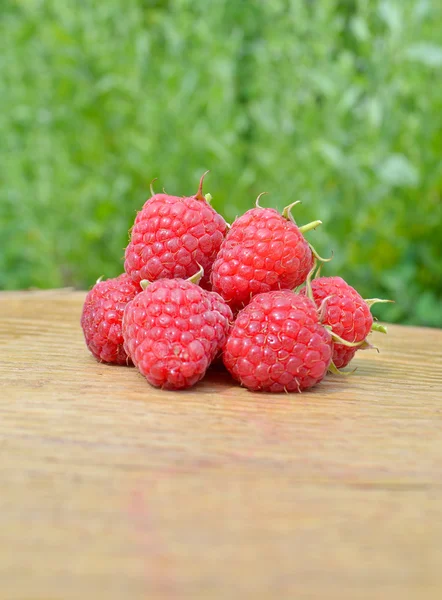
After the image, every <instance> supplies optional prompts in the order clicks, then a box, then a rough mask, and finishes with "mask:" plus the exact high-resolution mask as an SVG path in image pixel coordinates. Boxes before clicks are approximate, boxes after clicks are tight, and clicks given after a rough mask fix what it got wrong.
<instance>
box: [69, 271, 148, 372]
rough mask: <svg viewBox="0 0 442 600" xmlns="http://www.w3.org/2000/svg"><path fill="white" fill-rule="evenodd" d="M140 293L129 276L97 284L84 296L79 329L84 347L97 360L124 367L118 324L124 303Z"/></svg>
mask: <svg viewBox="0 0 442 600" xmlns="http://www.w3.org/2000/svg"><path fill="white" fill-rule="evenodd" d="M139 292H141V287H140V286H139V285H136V284H135V283H134V282H133V281H132V279H131V278H130V277H129V275H126V273H123V274H122V275H120V276H119V277H116V278H114V279H107V280H106V281H100V282H98V283H96V284H95V285H94V287H93V288H92V289H91V290H90V292H89V293H88V294H87V296H86V300H85V301H84V306H83V312H82V315H81V326H82V328H83V333H84V338H85V340H86V344H87V347H88V348H89V350H90V351H91V352H92V354H93V355H94V356H95V358H96V359H97V360H99V361H103V362H108V363H116V364H117V365H125V364H128V363H129V362H130V359H129V358H128V356H127V354H126V352H125V351H124V348H123V334H122V331H121V321H122V318H123V312H124V309H125V307H126V304H127V303H128V302H130V301H131V300H133V299H134V298H135V296H136V295H137V294H138V293H139Z"/></svg>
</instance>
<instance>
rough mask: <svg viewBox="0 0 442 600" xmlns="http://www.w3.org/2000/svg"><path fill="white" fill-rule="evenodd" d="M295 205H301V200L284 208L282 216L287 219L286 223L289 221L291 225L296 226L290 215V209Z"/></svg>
mask: <svg viewBox="0 0 442 600" xmlns="http://www.w3.org/2000/svg"><path fill="white" fill-rule="evenodd" d="M297 204H301V200H296V202H292V203H291V204H289V205H288V206H286V207H285V208H284V210H283V211H282V216H283V217H284V219H287V221H291V222H292V223H295V225H296V222H295V219H294V218H293V215H292V208H293V207H294V206H296V205H297Z"/></svg>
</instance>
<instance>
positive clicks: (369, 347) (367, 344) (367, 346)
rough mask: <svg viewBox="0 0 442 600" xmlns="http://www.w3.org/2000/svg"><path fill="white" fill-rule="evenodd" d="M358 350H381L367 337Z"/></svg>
mask: <svg viewBox="0 0 442 600" xmlns="http://www.w3.org/2000/svg"><path fill="white" fill-rule="evenodd" d="M358 350H376V352H379V348H378V347H377V346H373V344H370V342H369V341H368V340H367V338H365V340H364V341H363V342H362V344H361V345H360V347H359V348H358Z"/></svg>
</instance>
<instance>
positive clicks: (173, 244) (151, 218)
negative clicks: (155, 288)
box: [124, 175, 227, 287]
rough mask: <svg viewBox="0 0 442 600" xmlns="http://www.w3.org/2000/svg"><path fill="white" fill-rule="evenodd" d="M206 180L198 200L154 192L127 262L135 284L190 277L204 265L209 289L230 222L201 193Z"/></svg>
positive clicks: (128, 250)
mask: <svg viewBox="0 0 442 600" xmlns="http://www.w3.org/2000/svg"><path fill="white" fill-rule="evenodd" d="M203 179H204V175H203V177H201V181H200V185H199V188H198V192H197V193H196V194H195V196H191V197H188V198H179V197H177V196H169V195H167V194H155V195H153V196H152V197H151V198H150V199H149V200H147V202H146V203H145V204H144V206H143V208H142V209H141V211H140V212H139V213H138V214H137V216H136V219H135V223H134V226H133V229H132V234H131V239H130V242H129V245H128V246H127V248H126V254H125V263H124V268H125V270H126V273H128V274H129V275H130V276H131V277H132V279H133V280H134V281H135V283H140V282H141V281H142V280H143V279H146V280H148V281H156V280H157V279H164V278H183V279H187V278H188V277H190V276H191V275H193V274H194V273H196V272H197V271H198V269H199V265H201V266H202V267H203V269H204V273H205V274H204V277H203V280H202V282H201V285H203V287H207V286H208V284H209V278H210V271H211V268H212V264H213V261H214V260H215V257H216V255H217V253H218V250H219V248H220V246H221V242H222V241H223V239H224V236H225V234H226V231H227V224H226V222H225V221H224V219H223V218H222V216H221V215H219V214H218V213H217V212H216V211H215V210H214V209H213V208H212V207H211V206H210V204H209V203H208V202H207V201H206V199H205V197H204V196H203V195H202V186H203Z"/></svg>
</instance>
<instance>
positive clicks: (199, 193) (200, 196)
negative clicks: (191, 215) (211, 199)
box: [194, 171, 210, 200]
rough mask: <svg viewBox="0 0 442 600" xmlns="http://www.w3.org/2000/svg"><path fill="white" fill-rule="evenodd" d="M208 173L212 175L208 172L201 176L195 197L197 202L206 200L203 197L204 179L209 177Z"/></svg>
mask: <svg viewBox="0 0 442 600" xmlns="http://www.w3.org/2000/svg"><path fill="white" fill-rule="evenodd" d="M207 173H210V171H206V172H205V173H203V174H202V176H201V179H200V183H199V186H198V191H197V193H196V194H195V196H194V198H195V200H205V197H204V196H203V183H204V177H205V176H206V175H207Z"/></svg>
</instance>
